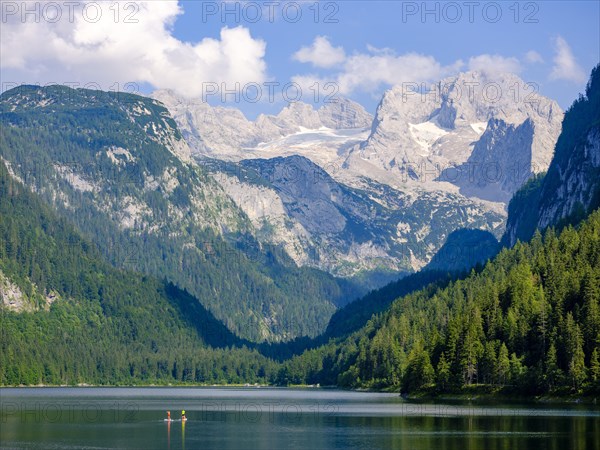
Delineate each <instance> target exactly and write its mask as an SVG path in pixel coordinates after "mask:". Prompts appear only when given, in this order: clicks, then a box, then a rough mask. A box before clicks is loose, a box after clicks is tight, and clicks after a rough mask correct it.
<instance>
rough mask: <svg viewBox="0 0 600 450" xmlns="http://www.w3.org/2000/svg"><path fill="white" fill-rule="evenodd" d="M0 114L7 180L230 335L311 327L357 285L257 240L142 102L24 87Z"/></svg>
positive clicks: (256, 336) (276, 335) (4, 100)
mask: <svg viewBox="0 0 600 450" xmlns="http://www.w3.org/2000/svg"><path fill="white" fill-rule="evenodd" d="M0 119H1V120H0V127H1V133H0V149H1V150H0V156H1V158H2V160H3V161H5V163H6V165H7V167H8V169H9V171H10V172H11V173H12V174H13V175H14V176H15V178H17V179H20V180H22V181H23V182H24V184H25V185H27V186H28V187H29V188H31V189H32V190H33V191H35V192H36V193H37V194H39V196H40V197H41V198H42V199H43V200H44V201H45V202H47V204H48V205H50V206H51V207H52V208H54V209H55V210H56V211H57V212H58V213H59V214H60V215H61V216H63V217H65V218H67V219H68V220H69V221H71V222H72V223H73V224H74V225H75V226H76V227H77V229H78V230H79V231H80V232H81V233H82V234H83V235H84V236H85V237H86V238H87V239H89V240H90V241H92V242H93V243H94V244H96V245H97V247H98V248H99V249H100V251H101V252H102V254H103V255H104V257H106V258H107V259H108V260H109V261H111V262H112V263H113V264H115V265H116V266H119V267H127V268H130V269H135V270H137V271H140V272H142V273H146V274H150V275H154V276H157V277H161V278H162V277H166V278H167V279H168V280H169V281H172V282H173V283H175V284H176V285H178V286H180V287H181V288H183V289H187V290H188V291H189V292H190V293H191V294H192V295H193V296H195V297H196V298H198V299H199V300H200V302H201V303H202V305H204V306H205V307H206V308H207V309H208V310H210V311H211V312H212V313H213V314H214V315H215V316H216V317H217V318H218V319H219V320H222V321H223V322H224V323H225V324H226V325H227V327H228V328H229V329H230V330H231V331H234V332H236V333H237V334H238V335H240V336H241V337H244V338H247V339H251V340H254V341H262V340H265V339H266V340H274V341H277V340H286V339H292V338H294V337H297V336H303V335H316V334H318V333H320V332H321V331H323V330H324V329H325V327H326V325H327V321H328V319H329V317H330V316H331V314H332V313H333V312H334V310H335V309H336V304H343V303H344V302H347V301H348V300H349V299H350V298H353V297H354V296H356V295H357V294H358V293H360V292H361V290H360V289H359V290H357V289H355V287H354V286H353V285H350V284H348V283H347V282H345V281H341V280H337V279H334V278H333V277H332V276H331V275H328V274H326V273H323V272H320V271H318V270H315V269H311V268H301V267H297V266H296V265H295V264H294V262H293V261H292V260H291V259H290V258H289V257H288V256H287V255H286V254H285V252H283V251H281V250H280V249H278V248H276V247H274V246H271V245H269V244H268V243H267V244H263V243H261V242H258V241H257V240H256V239H255V237H254V236H255V235H256V234H257V233H256V231H255V230H254V228H253V225H252V223H251V221H250V220H249V219H248V217H247V215H246V214H245V213H244V212H243V211H241V210H240V209H239V208H238V207H237V206H236V204H235V203H234V202H233V201H232V200H231V198H230V197H229V196H228V195H227V194H226V193H225V192H224V191H223V189H222V188H221V186H220V185H219V184H218V183H217V182H216V181H215V180H214V179H213V178H212V177H211V176H210V175H209V174H208V173H207V172H206V171H205V170H203V169H202V167H200V166H198V165H197V164H196V163H195V162H194V161H193V159H192V158H191V156H190V155H191V153H192V152H191V150H190V148H189V146H188V145H187V143H186V142H185V141H184V139H183V138H182V136H181V134H180V132H179V130H178V128H177V125H176V124H175V122H174V121H173V119H171V117H170V116H169V113H168V111H167V110H166V109H165V108H164V107H163V106H162V105H161V104H160V103H158V102H157V101H155V100H153V99H149V98H145V97H140V96H135V95H127V94H119V95H116V94H111V93H106V92H101V91H91V90H85V89H76V90H74V89H70V88H67V87H62V86H51V87H45V88H40V87H35V86H25V87H20V88H16V89H13V90H10V91H7V92H5V93H3V94H2V96H0Z"/></svg>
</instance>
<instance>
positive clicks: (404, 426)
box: [0, 387, 600, 450]
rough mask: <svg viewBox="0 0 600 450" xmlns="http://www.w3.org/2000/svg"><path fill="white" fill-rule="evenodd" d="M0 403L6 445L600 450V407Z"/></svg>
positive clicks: (31, 394) (310, 395) (366, 396)
mask: <svg viewBox="0 0 600 450" xmlns="http://www.w3.org/2000/svg"><path fill="white" fill-rule="evenodd" d="M0 403H1V415H0V427H1V428H0V430H1V432H0V436H1V437H0V448H2V449H24V448H27V449H44V450H47V449H173V450H179V449H186V448H187V449H188V450H191V449H219V450H227V449H232V450H233V449H243V450H250V449H277V450H279V449H302V450H312V449H315V450H318V449H340V450H341V449H344V450H346V449H361V450H362V449H389V448H402V449H411V450H413V449H414V450H433V449H453V450H459V449H460V450H470V449H473V450H475V449H486V450H487V449H491V450H494V449H511V450H513V449H534V450H543V449H558V450H567V449H581V450H592V449H600V408H598V407H596V406H595V405H575V404H572V405H571V404H569V405H562V404H561V405H556V404H545V405H543V404H528V405H516V404H515V405H513V404H510V405H507V404H485V405H482V404H467V403H464V402H463V403H444V404H442V403H414V402H407V401H405V400H403V399H402V398H401V397H399V395H398V394H385V393H370V392H369V393H367V392H349V391H339V390H328V389H279V388H255V387H250V388H183V387H182V388H179V387H178V388H148V387H146V388H79V387H73V388H3V389H0ZM182 409H185V411H186V416H187V418H188V420H187V422H172V423H170V422H165V421H164V418H165V417H166V411H167V410H170V411H171V415H172V417H173V418H174V419H179V418H180V417H181V410H182Z"/></svg>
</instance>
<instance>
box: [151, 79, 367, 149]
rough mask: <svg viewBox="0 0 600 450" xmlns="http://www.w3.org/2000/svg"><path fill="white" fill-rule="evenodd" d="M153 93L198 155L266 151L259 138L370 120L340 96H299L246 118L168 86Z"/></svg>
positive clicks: (357, 124)
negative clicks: (311, 99)
mask: <svg viewBox="0 0 600 450" xmlns="http://www.w3.org/2000/svg"><path fill="white" fill-rule="evenodd" d="M152 97H153V98H154V99H156V100H159V101H160V102H161V103H162V104H164V105H165V106H166V107H167V108H168V110H169V111H170V113H171V115H172V117H173V118H174V119H175V121H176V122H177V124H178V125H179V128H180V130H181V132H182V133H183V136H184V137H185V139H186V140H187V141H188V142H189V144H190V146H191V147H192V149H193V151H194V154H195V155H196V156H206V157H212V158H218V159H222V160H228V161H229V160H231V161H239V160H241V159H247V158H251V157H265V156H266V155H265V154H264V151H262V152H261V148H260V144H264V143H269V142H272V141H276V140H277V139H281V138H284V137H287V136H291V135H295V134H299V133H302V132H303V131H305V130H320V131H322V132H325V133H329V134H332V135H334V136H335V135H336V133H335V131H336V130H345V129H350V130H354V129H358V130H361V129H366V128H368V127H370V125H371V121H372V116H371V115H370V114H369V113H367V112H366V111H365V110H364V108H363V107H362V106H361V105H359V104H358V103H356V102H353V101H352V100H349V99H344V98H339V99H335V101H332V102H331V103H327V104H325V105H323V106H322V107H321V108H320V109H319V110H315V109H314V108H313V107H312V106H311V105H308V104H306V103H302V102H294V103H289V104H288V105H287V106H286V107H285V108H283V109H282V110H281V112H280V113H279V114H277V115H276V116H272V115H265V114H261V115H260V116H258V117H257V119H256V120H255V121H250V120H248V119H247V118H246V117H245V116H244V115H243V113H242V112H241V111H239V110H238V109H235V108H227V107H221V106H215V107H213V106H211V105H209V104H208V103H206V102H204V101H203V100H202V99H188V98H185V97H182V96H180V95H177V94H175V93H174V92H173V91H169V90H160V91H156V92H154V93H153V94H152ZM341 134H342V135H343V133H341ZM278 156H281V155H278Z"/></svg>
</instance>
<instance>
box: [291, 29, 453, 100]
mask: <svg viewBox="0 0 600 450" xmlns="http://www.w3.org/2000/svg"><path fill="white" fill-rule="evenodd" d="M317 39H318V38H317ZM317 39H315V42H317ZM315 47H316V46H315V45H314V44H313V46H312V47H311V48H315ZM305 48H306V47H305ZM336 52H337V53H338V55H342V54H345V52H344V50H343V49H342V48H339V47H338V48H337V49H336ZM294 57H295V58H296V59H297V53H296V55H294ZM338 59H339V58H338ZM463 65H464V64H463V62H462V61H460V60H458V61H456V62H454V63H453V64H451V65H450V66H443V65H442V64H441V63H440V62H438V61H437V60H436V59H435V58H434V57H433V56H428V55H421V54H418V53H406V54H403V55H396V54H395V53H394V52H393V51H392V50H390V49H387V48H384V49H380V48H375V47H373V46H370V45H368V46H367V52H365V53H355V54H353V55H350V56H346V57H345V59H344V61H343V64H342V65H341V67H340V70H339V71H338V72H337V73H335V74H333V75H332V76H331V77H324V76H321V75H318V74H308V75H296V76H294V77H292V81H294V82H296V83H298V84H300V86H302V87H303V89H304V88H305V87H307V88H308V87H310V86H313V85H314V83H319V86H325V84H326V83H335V84H336V85H337V89H338V91H339V93H340V94H343V95H348V94H350V93H351V92H353V91H356V90H360V91H365V92H370V93H375V92H376V91H377V90H378V89H380V88H381V87H382V86H392V85H395V84H400V83H402V82H408V81H414V82H427V81H433V80H438V79H440V78H442V77H444V76H447V75H449V74H452V73H456V72H457V71H458V70H460V69H461V68H462V66H463Z"/></svg>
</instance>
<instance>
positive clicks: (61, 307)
mask: <svg viewBox="0 0 600 450" xmlns="http://www.w3.org/2000/svg"><path fill="white" fill-rule="evenodd" d="M0 278H2V279H4V282H6V280H9V281H10V283H11V285H12V291H14V292H18V293H19V294H20V296H21V301H22V303H23V304H22V308H21V310H20V311H15V310H14V308H11V307H9V306H8V304H9V303H10V301H9V299H7V298H3V299H0V303H3V304H4V305H2V306H0V321H1V323H0V330H1V339H0V346H1V348H0V384H3V385H5V384H38V383H47V384H74V383H100V384H119V383H125V384H134V383H140V382H144V383H150V382H155V383H170V382H182V381H194V382H196V383H202V382H210V383H213V382H218V383H225V382H229V383H239V382H265V381H267V380H268V379H269V374H270V373H271V372H272V371H273V370H274V364H273V363H272V362H271V361H269V360H268V359H266V358H264V357H262V356H261V355H259V354H258V353H257V352H255V351H250V350H248V349H246V348H243V347H242V344H243V342H242V341H240V340H239V339H238V338H236V337H235V336H234V335H232V334H231V333H230V332H229V331H228V330H227V329H226V328H225V327H224V326H223V325H222V324H221V323H220V322H219V321H217V320H216V319H215V318H214V317H213V315H212V314H211V313H210V312H208V311H206V310H205V309H204V308H203V307H202V306H201V304H200V303H199V302H198V300H197V299H195V298H193V297H192V296H191V295H189V294H188V293H186V292H184V291H182V290H180V289H178V288H176V287H175V286H173V285H172V284H169V283H165V282H160V281H158V280H155V279H153V278H151V277H145V276H142V275H138V274H135V273H132V272H126V271H121V270H117V269H114V268H112V267H111V266H110V265H108V264H107V263H105V262H103V261H102V260H101V258H100V253H99V252H98V251H97V250H96V249H95V247H94V246H93V244H90V243H89V242H88V241H86V240H85V239H83V238H82V237H81V236H80V235H79V234H78V233H77V232H76V231H75V230H74V229H73V228H72V227H71V226H70V225H69V224H68V223H67V222H66V221H64V220H62V219H59V218H57V217H56V215H55V214H54V213H53V212H52V211H51V210H50V209H49V208H48V207H46V206H45V205H43V204H42V202H41V201H39V200H38V199H37V198H36V196H35V195H34V194H31V193H30V192H28V191H27V189H25V188H24V187H23V186H22V185H21V184H20V183H18V182H16V181H14V180H13V179H12V178H11V177H10V176H9V175H8V172H7V170H6V167H5V166H4V165H3V164H1V163H0ZM0 281H2V280H0ZM14 292H13V293H14ZM216 347H219V348H216Z"/></svg>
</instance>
